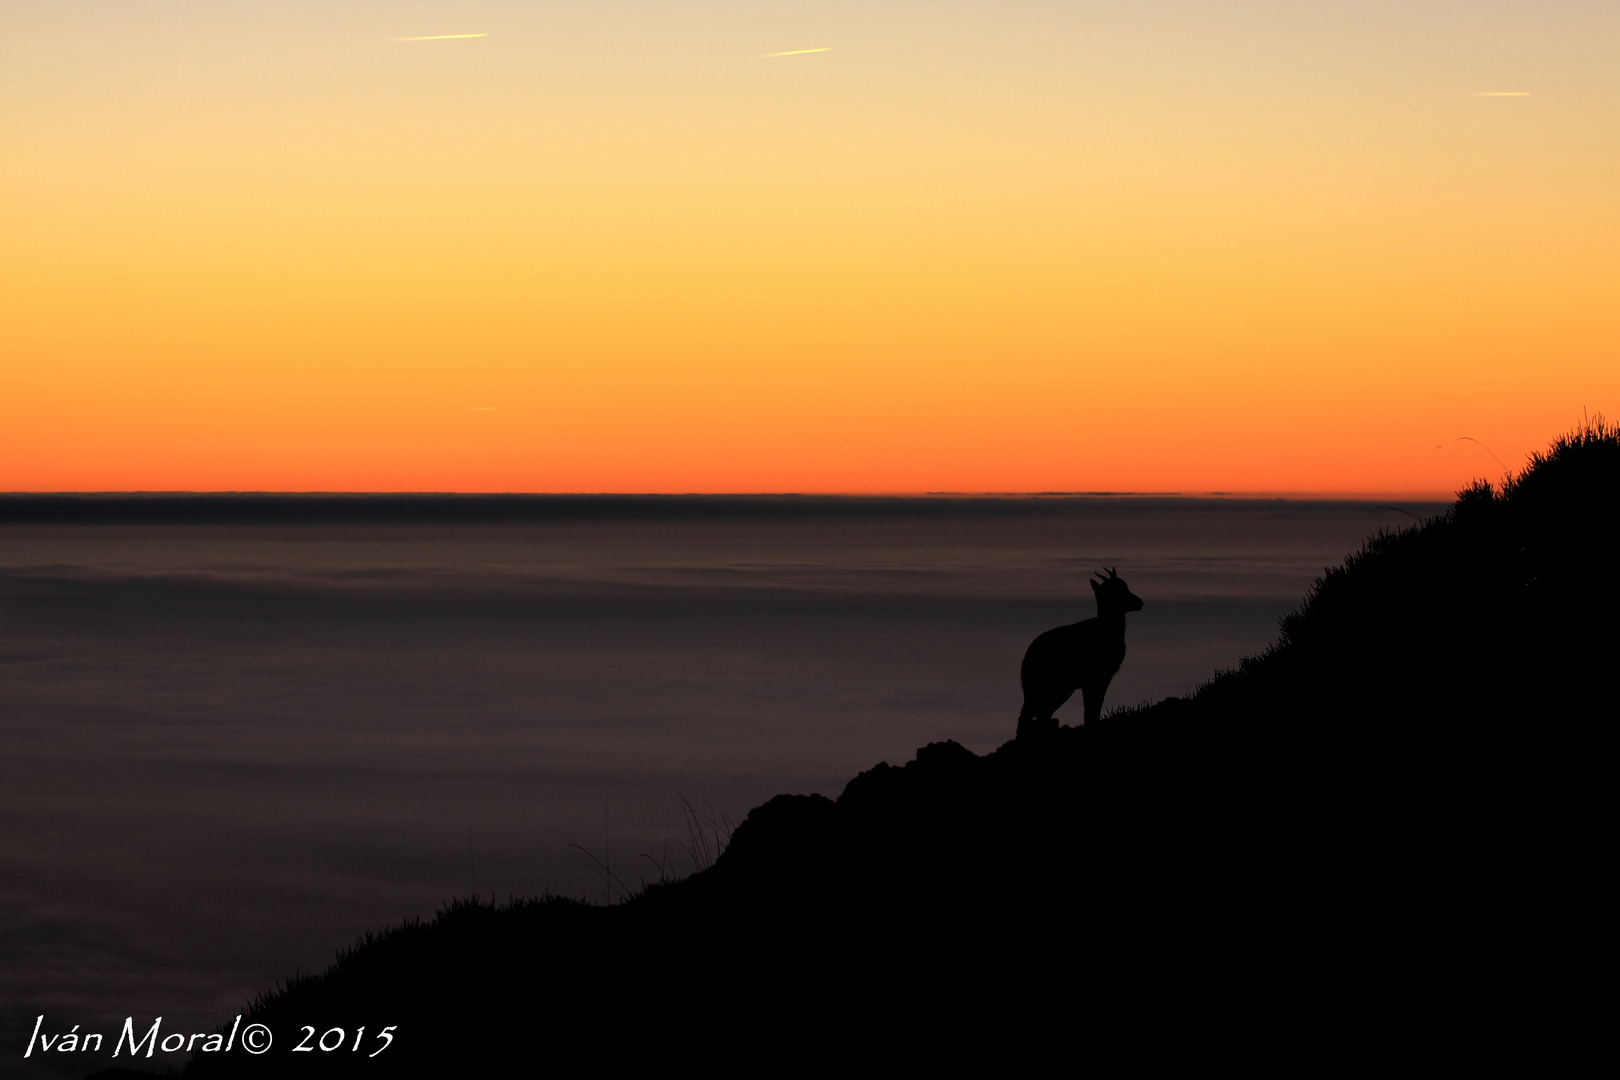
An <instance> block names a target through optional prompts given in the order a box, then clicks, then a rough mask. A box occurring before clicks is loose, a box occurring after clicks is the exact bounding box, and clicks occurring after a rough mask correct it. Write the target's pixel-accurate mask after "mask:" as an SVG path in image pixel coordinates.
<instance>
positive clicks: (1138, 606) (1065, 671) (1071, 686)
mask: <svg viewBox="0 0 1620 1080" xmlns="http://www.w3.org/2000/svg"><path fill="white" fill-rule="evenodd" d="M1090 584H1091V591H1092V592H1094V593H1096V594H1097V617H1096V618H1095V619H1086V620H1085V621H1084V622H1077V623H1070V624H1069V625H1068V626H1060V627H1058V628H1057V629H1055V630H1048V631H1047V632H1046V633H1044V634H1042V635H1041V636H1040V637H1038V638H1036V639H1035V640H1034V641H1032V642H1030V645H1029V648H1028V649H1027V650H1026V651H1025V652H1024V666H1023V669H1022V670H1021V671H1020V672H1019V678H1020V679H1021V680H1022V682H1023V684H1024V709H1023V711H1022V712H1020V713H1019V714H1018V737H1019V738H1020V739H1028V738H1031V737H1034V736H1039V735H1044V734H1046V733H1047V732H1051V731H1056V730H1057V721H1056V720H1054V719H1052V714H1053V713H1055V712H1057V710H1058V709H1059V708H1060V707H1061V706H1062V705H1063V703H1064V702H1065V701H1068V700H1069V698H1070V697H1071V696H1073V694H1074V692H1075V691H1076V690H1078V691H1080V693H1081V695H1082V700H1083V701H1084V702H1085V706H1086V723H1087V724H1094V723H1096V722H1097V718H1098V717H1100V716H1101V715H1102V703H1103V695H1104V694H1106V693H1107V692H1108V684H1109V682H1111V681H1112V680H1113V678H1114V673H1115V672H1116V671H1118V670H1119V665H1120V664H1122V663H1124V662H1125V613H1126V612H1128V611H1141V610H1142V600H1141V598H1140V597H1139V596H1137V595H1136V594H1135V593H1133V592H1131V590H1130V589H1129V588H1127V587H1126V585H1125V579H1124V578H1122V577H1120V576H1119V575H1118V574H1117V573H1115V572H1114V571H1113V570H1109V571H1108V572H1107V574H1098V575H1097V580H1096V581H1093V582H1091V583H1090Z"/></svg>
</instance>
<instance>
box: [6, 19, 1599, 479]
mask: <svg viewBox="0 0 1620 1080" xmlns="http://www.w3.org/2000/svg"><path fill="white" fill-rule="evenodd" d="M23 7H38V8H41V9H43V10H34V11H27V10H17V9H19V8H23ZM1301 7H1302V5H1298V4H1284V3H1280V2H1279V3H1256V2H1247V3H1227V4H1208V3H1204V4H1195V3H1157V4H1155V3H1138V4H1124V3H1118V4H1114V3H1098V4H1089V5H1077V4H1072V3H1056V2H1053V3H1028V2H1022V3H1021V2H1004V3H998V4H994V5H992V4H989V3H980V2H973V3H968V2H950V0H938V2H933V3H927V4H924V3H921V2H917V3H879V2H875V0H871V2H862V3H854V2H850V3H817V4H808V3H800V2H796V0H795V2H784V3H783V4H780V5H759V4H755V3H741V2H737V3H715V2H694V3H684V4H677V3H672V4H668V5H657V6H649V5H645V4H631V3H622V2H614V0H599V2H592V3H585V2H583V0H581V2H576V3H563V4H552V5H535V4H531V3H518V2H516V0H502V2H489V3H447V2H445V3H439V2H419V3H404V4H402V3H383V2H380V0H379V2H375V3H322V4H315V3H310V2H306V0H295V2H292V0H290V2H286V3H280V4H268V3H265V4H248V3H226V2H216V3H202V2H182V0H174V2H168V3H138V4H129V3H114V2H111V0H106V2H94V3H92V2H85V0H61V2H59V3H53V4H51V5H15V6H13V9H9V10H8V11H7V12H6V13H4V14H3V15H0V490H31V491H49V490H132V489H137V490H445V491H806V492H811V491H818V492H819V491H844V492H867V491H872V492H908V491H938V490H950V491H1042V490H1147V491H1187V492H1202V491H1211V490H1226V491H1267V492H1289V491H1299V492H1305V491H1309V492H1340V493H1353V492H1405V493H1446V492H1449V491H1451V490H1454V489H1455V488H1457V487H1458V486H1460V485H1462V484H1463V483H1465V482H1467V481H1468V480H1469V479H1470V478H1472V477H1474V476H1480V475H1489V476H1495V475H1498V474H1499V473H1500V471H1501V469H1500V467H1499V466H1498V465H1497V464H1496V462H1495V461H1494V460H1492V458H1491V457H1490V455H1489V454H1488V453H1487V452H1486V451H1485V450H1483V449H1481V448H1480V446H1479V445H1478V444H1476V443H1474V442H1470V441H1458V440H1459V438H1461V437H1463V436H1468V437H1470V438H1471V439H1477V440H1480V442H1483V443H1484V444H1486V445H1487V446H1489V447H1490V448H1491V450H1492V451H1494V452H1495V454H1496V455H1498V456H1499V457H1501V458H1502V459H1503V460H1504V461H1505V462H1506V463H1507V464H1508V465H1511V466H1518V465H1519V464H1521V463H1522V460H1523V456H1524V454H1525V453H1527V452H1528V451H1531V450H1534V449H1539V448H1542V447H1544V446H1545V444H1546V443H1547V442H1548V441H1549V440H1550V439H1551V438H1552V437H1553V436H1554V435H1556V434H1557V433H1558V432H1560V431H1562V430H1565V429H1567V428H1569V427H1570V426H1572V425H1573V424H1575V423H1577V422H1578V421H1579V420H1580V418H1581V415H1582V410H1583V408H1584V409H1586V410H1588V411H1592V412H1597V411H1607V413H1608V414H1609V415H1610V416H1611V417H1612V416H1615V415H1616V414H1620V199H1617V198H1616V192H1620V69H1617V68H1616V66H1615V65H1614V64H1613V62H1612V55H1613V46H1614V44H1615V42H1616V41H1617V40H1620V13H1617V9H1615V7H1614V6H1613V5H1612V4H1608V3H1597V2H1589V3H1552V4H1543V5H1536V6H1530V5H1525V4H1509V3H1461V2H1458V3H1443V4H1442V3H1436V4H1424V5H1416V6H1414V5H1410V4H1406V5H1397V4H1368V3H1358V4H1340V5H1334V4H1322V5H1310V6H1309V7H1310V8H1311V10H1309V11H1303V10H1300V8H1301ZM1414 7H1415V10H1414ZM767 8H768V9H769V10H765V9H767ZM473 32H477V33H483V34H485V35H486V36H484V37H479V38H459V39H454V40H441V41H417V42H402V41H394V40H390V39H394V38H400V37H409V36H421V35H434V34H460V33H473ZM807 48H824V49H828V50H829V51H825V52H818V53H806V54H799V55H794V56H783V57H767V56H766V55H765V54H767V53H773V52H782V51H790V50H798V49H807ZM1506 92H1511V93H1514V94H1517V95H1519V96H1486V95H1487V94H1499V93H1506Z"/></svg>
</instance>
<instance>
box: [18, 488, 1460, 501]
mask: <svg viewBox="0 0 1620 1080" xmlns="http://www.w3.org/2000/svg"><path fill="white" fill-rule="evenodd" d="M26 498H64V499H66V498H102V499H116V498H283V499H322V498H357V499H370V498H450V499H456V498H466V499H479V498H508V499H510V498H520V499H548V498H572V499H580V498H584V499H1236V500H1247V499H1270V500H1279V499H1280V500H1289V499H1300V500H1310V501H1313V502H1323V501H1328V502H1366V501H1369V500H1374V499H1411V500H1416V501H1421V502H1451V501H1453V500H1454V499H1456V498H1457V493H1456V492H1454V491H1447V492H1437V491H1422V490H1404V491H1403V490H1391V489H1388V488H1383V489H1379V488H1373V489H1366V490H1361V489H1357V490H1350V491H1321V490H1311V489H1298V490H1291V489H1268V490H1255V491H1243V490H1211V491H1110V490H1087V491H1082V490H1075V491H1055V490H1039V491H511V490H508V491H450V490H429V489H403V488H402V489H390V490H372V491H364V490H341V489H309V490H280V489H261V490H255V489H246V488H240V489H239V488H218V489H206V490H185V489H156V488H152V489H141V488H129V489H102V490H54V491H44V490H35V491H27V490H13V491H0V499H26Z"/></svg>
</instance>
